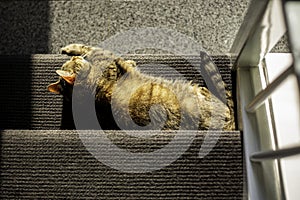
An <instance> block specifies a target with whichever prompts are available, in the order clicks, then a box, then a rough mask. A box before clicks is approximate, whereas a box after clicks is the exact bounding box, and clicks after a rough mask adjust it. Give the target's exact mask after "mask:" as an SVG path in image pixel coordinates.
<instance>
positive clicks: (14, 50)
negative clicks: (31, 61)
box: [0, 1, 50, 55]
mask: <svg viewBox="0 0 300 200" xmlns="http://www.w3.org/2000/svg"><path fill="white" fill-rule="evenodd" d="M0 15H1V17H0V27H1V29H0V41H1V45H0V55H12V54H13V55H29V54H36V53H48V34H49V33H48V32H49V29H50V28H49V20H48V18H49V5H48V1H1V2H0Z"/></svg>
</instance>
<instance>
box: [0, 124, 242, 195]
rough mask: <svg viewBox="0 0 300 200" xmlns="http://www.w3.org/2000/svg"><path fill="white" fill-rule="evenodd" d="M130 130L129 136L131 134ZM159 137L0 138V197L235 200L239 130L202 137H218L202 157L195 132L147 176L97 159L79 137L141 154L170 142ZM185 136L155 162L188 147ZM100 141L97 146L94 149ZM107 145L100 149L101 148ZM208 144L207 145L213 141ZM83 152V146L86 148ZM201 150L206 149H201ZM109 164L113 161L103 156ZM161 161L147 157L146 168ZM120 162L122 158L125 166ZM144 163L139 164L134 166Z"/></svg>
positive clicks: (167, 136) (22, 134) (29, 133)
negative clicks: (171, 158) (176, 155)
mask: <svg viewBox="0 0 300 200" xmlns="http://www.w3.org/2000/svg"><path fill="white" fill-rule="evenodd" d="M133 133H134V132H131V134H133ZM174 134H175V133H174V132H164V133H162V134H161V135H158V136H155V137H151V138H150V139H148V140H145V139H140V138H135V137H131V139H128V137H126V138H125V137H124V135H123V134H122V133H120V132H114V131H106V132H105V133H100V132H95V131H94V132H91V131H87V132H84V133H80V134H79V133H78V132H76V131H67V130H64V131H55V130H48V131H46V130H44V131H41V130H35V131H34V130H22V131H21V130H5V131H2V132H1V137H2V138H1V139H2V143H1V190H0V198H1V199H170V200H171V199H202V200H203V199H230V200H232V199H238V200H240V199H242V195H243V165H242V148H241V140H240V133H239V132H209V134H210V138H211V139H212V138H218V141H217V143H216V145H215V146H214V148H213V149H212V151H211V152H210V153H209V154H208V155H207V156H205V157H204V158H199V157H198V153H199V150H200V147H201V145H202V144H203V140H204V138H205V137H206V135H207V134H208V133H207V132H203V131H198V132H195V135H196V136H195V138H194V140H193V142H192V143H191V145H190V146H189V148H188V150H187V151H186V152H184V153H183V154H182V155H181V156H180V157H179V159H177V160H176V161H174V162H173V163H172V164H170V165H168V166H166V167H165V168H162V169H159V170H157V171H152V172H147V173H125V172H122V171H119V170H116V169H113V168H111V167H108V166H107V165H104V164H103V163H102V162H100V161H98V160H97V159H95V157H93V156H92V155H91V153H90V152H89V151H88V150H91V149H92V150H93V151H95V149H96V150H97V151H105V149H101V148H99V149H97V148H98V146H93V142H92V143H91V145H87V146H84V145H83V142H82V140H81V139H80V138H90V139H92V141H96V140H97V138H99V137H100V136H103V135H105V136H107V137H109V138H110V139H111V140H112V141H113V142H114V144H116V145H119V147H120V148H123V149H126V150H128V151H132V152H135V153H137V152H145V151H148V153H149V152H150V153H151V152H152V151H155V150H157V149H159V148H163V147H164V145H166V144H168V143H169V142H170V140H171V139H172V138H173V137H174ZM185 134H186V133H178V136H179V137H178V138H179V139H178V141H179V142H178V143H177V145H175V146H174V147H173V148H171V149H170V150H169V151H166V153H165V154H163V155H162V156H167V155H170V154H172V153H173V152H174V151H176V149H180V148H181V146H183V145H185V144H187V142H188V141H187V140H185V139H184V135H185ZM101 142H103V140H102V141H100V142H99V143H97V142H95V144H96V143H97V144H98V145H101ZM105 145H106V144H104V146H105ZM208 146H213V143H212V140H211V141H210V143H208ZM87 147H88V148H87ZM206 147H207V146H206ZM110 156H111V158H112V159H113V158H118V160H121V162H123V161H122V160H124V158H122V157H121V158H119V157H118V154H117V152H115V151H112V152H110ZM163 158H164V157H152V158H150V159H151V160H152V161H153V163H155V162H156V161H157V160H158V159H163ZM124 161H126V159H125V160H124ZM139 162H140V163H141V164H143V160H140V161H139Z"/></svg>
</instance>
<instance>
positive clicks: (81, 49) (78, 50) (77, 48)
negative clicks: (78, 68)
mask: <svg viewBox="0 0 300 200" xmlns="http://www.w3.org/2000/svg"><path fill="white" fill-rule="evenodd" d="M86 51H87V48H86V46H85V45H83V44H69V45H67V46H65V47H63V48H61V49H60V53H62V54H67V55H72V56H79V55H83V54H85V53H86Z"/></svg>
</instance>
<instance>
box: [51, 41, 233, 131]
mask: <svg viewBox="0 0 300 200" xmlns="http://www.w3.org/2000/svg"><path fill="white" fill-rule="evenodd" d="M61 51H62V53H63V54H67V55H69V56H72V57H71V59H70V60H69V61H67V62H66V63H64V64H63V66H62V67H61V69H59V70H57V71H56V73H57V74H58V75H59V80H58V81H57V82H56V83H53V84H50V85H49V86H48V90H49V91H50V92H54V93H57V94H62V95H63V96H64V97H65V98H66V99H71V98H72V91H73V87H74V84H75V85H80V84H81V86H82V87H83V88H86V89H87V90H88V89H91V88H93V89H92V90H90V91H93V92H94V96H95V105H96V111H97V117H98V120H99V123H100V125H101V127H102V128H103V129H120V126H119V125H118V123H116V120H115V119H116V118H118V121H119V122H122V124H123V125H122V129H123V128H126V125H127V128H128V129H131V128H132V126H131V125H132V121H133V122H134V123H135V124H136V125H138V126H139V127H145V126H148V125H149V124H155V123H156V125H157V127H158V128H159V124H160V123H162V121H163V125H162V127H160V128H161V129H164V130H170V129H172V130H173V129H175V130H177V129H194V127H197V129H199V130H208V129H209V130H233V129H234V128H235V123H234V117H233V109H232V104H231V103H230V102H231V101H228V103H227V104H226V103H223V102H222V101H220V100H219V99H218V98H217V97H215V96H214V95H213V94H212V93H211V92H209V91H208V89H207V88H205V87H200V86H198V85H193V84H191V83H189V82H184V81H180V80H173V81H171V80H166V79H164V78H161V77H153V76H150V75H147V74H144V73H141V72H140V71H139V70H138V68H137V67H136V63H135V62H134V61H132V60H125V59H123V58H122V57H118V56H116V55H114V54H113V53H111V52H109V51H106V50H103V49H101V48H96V47H90V46H85V45H81V44H70V45H68V46H66V47H64V48H62V49H61ZM79 76H80V77H84V82H83V81H82V80H83V79H82V78H81V79H80V80H79V78H78V77H79ZM128 113H129V115H128ZM128 116H129V117H128ZM187 122H188V123H187ZM154 127H156V126H154Z"/></svg>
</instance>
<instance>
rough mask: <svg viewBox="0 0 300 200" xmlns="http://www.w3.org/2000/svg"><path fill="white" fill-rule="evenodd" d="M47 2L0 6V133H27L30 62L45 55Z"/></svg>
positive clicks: (29, 123)
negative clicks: (4, 131) (33, 58)
mask: <svg viewBox="0 0 300 200" xmlns="http://www.w3.org/2000/svg"><path fill="white" fill-rule="evenodd" d="M48 12H49V6H48V1H1V2H0V15H1V17H0V27H1V28H0V63H1V69H0V71H1V73H0V94H1V97H0V105H1V109H0V129H30V128H31V117H32V116H31V115H32V102H31V100H32V96H31V90H32V88H31V82H32V68H31V65H32V61H31V56H30V54H36V53H47V52H48V32H49V21H48V17H49V13H48Z"/></svg>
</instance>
